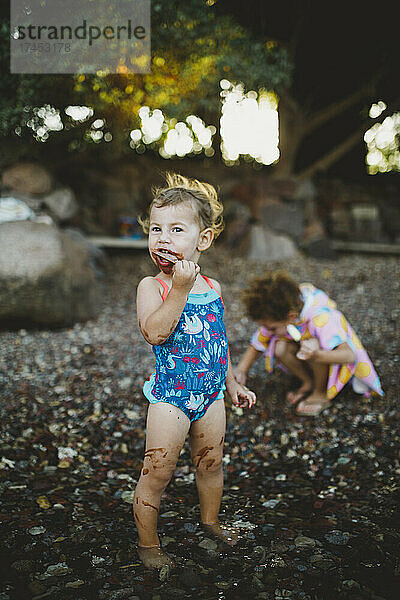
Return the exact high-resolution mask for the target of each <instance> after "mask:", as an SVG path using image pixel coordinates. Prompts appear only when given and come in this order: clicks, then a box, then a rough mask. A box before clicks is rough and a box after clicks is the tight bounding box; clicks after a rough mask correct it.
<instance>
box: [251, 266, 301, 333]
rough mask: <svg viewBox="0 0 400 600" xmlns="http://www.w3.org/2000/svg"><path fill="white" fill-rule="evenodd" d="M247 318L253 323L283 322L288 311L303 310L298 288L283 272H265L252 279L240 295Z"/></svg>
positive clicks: (298, 311)
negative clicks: (264, 321) (266, 320)
mask: <svg viewBox="0 0 400 600" xmlns="http://www.w3.org/2000/svg"><path fill="white" fill-rule="evenodd" d="M242 300H243V303H244V305H245V308H246V313H247V316H248V317H250V319H252V320H253V321H262V320H263V319H270V320H271V321H285V320H286V319H287V316H288V313H289V312H290V311H292V310H293V311H296V312H297V313H300V311H301V309H302V308H303V300H302V298H301V293H300V288H299V286H298V284H297V283H296V282H295V281H294V279H292V278H291V277H290V275H289V274H288V273H286V272H285V271H281V270H279V271H267V272H266V273H265V274H264V275H263V276H262V277H255V278H253V279H252V280H251V281H250V283H249V285H248V287H247V288H246V289H245V290H244V292H243V294H242Z"/></svg>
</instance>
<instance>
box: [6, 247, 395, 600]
mask: <svg viewBox="0 0 400 600" xmlns="http://www.w3.org/2000/svg"><path fill="white" fill-rule="evenodd" d="M273 266H274V267H276V266H277V265H276V264H275V265H273ZM280 266H282V267H285V268H286V269H287V270H289V272H291V273H292V275H294V276H295V277H296V278H297V279H298V280H299V281H311V282H312V283H314V284H315V285H317V286H320V287H322V288H323V289H324V290H326V291H327V292H328V293H329V294H330V295H331V296H332V297H333V298H334V299H335V300H336V301H337V302H338V305H339V308H340V309H341V310H342V311H343V312H344V313H345V314H346V316H347V317H348V319H349V321H350V322H351V323H352V324H353V326H354V327H355V329H356V331H358V333H359V334H360V337H361V339H362V341H363V342H364V344H365V345H366V347H367V349H368V351H369V352H370V355H371V357H372V358H373V360H374V363H375V365H376V367H377V369H378V371H379V374H380V376H381V379H382V384H383V388H384V390H385V392H386V395H385V398H384V399H380V398H376V397H373V398H362V397H360V396H356V395H355V394H354V393H353V392H352V391H351V390H350V389H345V390H344V391H343V393H342V394H341V395H340V396H339V397H338V399H337V400H336V402H335V403H334V405H333V407H332V409H331V410H330V411H328V412H326V413H324V414H323V416H321V417H318V418H317V419H307V418H299V417H297V416H296V415H295V414H294V412H293V410H292V409H291V408H290V407H288V406H287V405H286V404H285V402H284V397H285V393H286V391H287V390H288V389H289V386H290V385H291V383H292V382H290V380H288V379H287V378H285V377H284V376H282V375H281V374H279V373H274V374H272V375H271V376H268V377H267V376H266V374H265V372H264V368H263V365H262V361H260V363H259V364H257V365H255V367H254V369H253V371H252V373H251V375H250V377H249V381H248V385H249V387H251V388H253V389H254V390H255V391H256V393H257V396H258V403H257V406H256V408H255V409H254V410H253V411H251V412H250V413H246V412H244V411H241V410H236V409H235V410H233V409H232V408H231V406H230V405H229V402H227V410H228V427H227V436H226V444H225V456H224V467H225V474H226V482H225V489H224V498H223V508H222V513H221V519H222V520H224V521H226V522H228V523H231V524H233V525H235V526H236V527H237V528H238V529H239V530H240V533H241V537H240V542H239V544H238V546H236V547H235V548H233V549H230V548H229V549H226V548H222V547H221V545H220V544H218V543H217V542H215V540H211V539H210V538H209V537H208V536H207V534H206V533H204V532H203V531H202V529H201V527H200V524H199V510H198V499H197V495H196V489H195V484H194V472H193V468H192V466H191V463H190V454H189V447H188V445H185V448H184V451H183V453H182V456H181V457H180V460H179V463H178V466H177V471H176V477H175V479H174V481H173V482H172V483H171V484H170V486H169V487H168V488H167V490H166V493H165V495H164V497H163V500H162V507H161V516H160V536H161V539H162V543H163V546H164V547H165V548H166V551H167V552H168V553H169V554H171V555H172V556H173V557H174V558H175V560H177V562H178V564H179V567H178V568H177V569H176V570H173V571H171V572H169V571H168V572H163V573H161V572H160V573H152V572H148V571H146V570H145V569H144V568H143V566H142V565H141V564H140V563H139V561H138V558H137V554H136V551H135V544H136V540H137V538H136V532H135V529H134V527H133V522H132V518H131V502H132V494H133V490H134V487H135V484H136V480H137V478H138V476H139V471H140V468H141V461H142V455H143V447H144V424H145V413H146V404H145V401H144V399H143V397H142V395H141V387H142V385H143V381H144V380H145V379H146V378H147V377H148V375H149V374H150V372H151V369H152V366H153V358H152V353H151V351H150V348H149V347H148V345H147V344H146V343H145V342H144V340H143V339H142V338H141V336H140V334H139V332H138V328H137V325H136V321H135V287H136V285H137V283H138V281H139V280H140V279H141V278H142V277H143V276H145V275H147V274H149V273H151V272H152V267H151V264H150V261H149V259H148V258H147V256H146V255H145V254H142V253H139V254H134V255H132V256H128V255H127V256H112V257H110V258H109V262H108V273H107V291H106V297H105V299H104V305H103V307H102V311H101V314H100V317H99V318H98V319H97V320H96V321H90V322H88V323H84V324H77V325H75V326H74V327H71V328H69V329H62V330H58V331H43V330H42V331H39V330H37V331H32V330H19V331H15V332H6V331H3V332H2V333H0V344H1V346H0V386H1V387H0V389H1V392H0V394H1V411H2V412H1V419H2V423H1V428H2V436H1V444H0V450H1V452H0V477H1V480H0V500H1V506H0V513H1V515H0V516H1V521H2V523H3V524H2V531H1V536H0V546H1V553H2V562H3V564H4V565H5V569H4V571H3V576H2V583H1V587H0V600H17V599H18V600H19V599H21V600H22V599H23V600H25V599H30V598H35V599H37V600H39V598H49V599H51V600H69V599H75V598H76V599H82V600H84V599H88V600H89V599H93V600H95V599H96V600H97V599H104V600H120V599H129V600H137V599H140V600H164V599H167V598H192V599H197V598H204V599H220V598H221V599H223V598H232V599H236V598H237V599H242V598H244V597H247V596H250V597H251V598H254V599H257V600H274V599H284V598H290V599H292V600H300V599H301V600H314V599H323V600H325V599H327V600H329V599H330V598H332V599H337V598H341V599H342V598H343V599H348V600H358V599H365V600H367V599H368V600H379V598H381V599H385V600H392V599H393V598H395V597H396V596H397V591H398V589H399V585H400V533H399V524H400V520H399V511H398V507H399V504H400V486H399V476H400V464H399V437H400V428H399V424H400V405H399V384H398V377H399V356H400V341H399V340H400V325H399V323H400V319H399V317H400V308H399V291H400V290H399V288H400V262H399V260H398V259H395V258H379V257H359V256H346V257H342V258H340V259H339V260H338V261H336V262H326V261H324V262H322V261H317V260H314V259H310V258H304V257H296V258H294V259H292V260H290V261H288V263H286V264H284V265H280ZM249 267H250V268H249ZM263 268H264V267H263V266H262V265H261V264H256V263H253V264H251V265H249V264H248V263H247V262H246V261H245V260H243V259H242V258H238V257H233V258H232V256H231V255H230V254H229V253H228V252H227V251H226V250H224V248H223V247H222V246H219V248H218V252H215V251H211V252H210V253H209V254H208V255H206V256H205V257H204V260H203V262H202V271H203V272H204V273H205V274H207V275H210V276H213V277H216V278H217V279H219V280H220V282H221V284H222V287H223V294H224V299H225V304H226V309H227V318H226V323H227V330H228V335H229V338H230V344H231V353H232V357H233V362H235V361H236V360H237V359H238V357H239V355H240V353H241V352H242V351H243V349H244V347H245V345H246V344H247V342H248V338H249V335H250V332H251V331H252V329H253V327H254V325H253V324H252V323H250V322H249V321H248V320H247V319H246V318H244V317H243V315H242V310H241V305H240V291H241V289H242V288H243V286H244V285H245V284H246V282H247V280H248V278H249V276H250V275H251V274H259V273H261V272H262V270H263Z"/></svg>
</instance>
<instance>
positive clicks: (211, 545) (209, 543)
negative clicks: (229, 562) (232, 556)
mask: <svg viewBox="0 0 400 600" xmlns="http://www.w3.org/2000/svg"><path fill="white" fill-rule="evenodd" d="M199 546H200V548H204V550H216V549H217V548H218V544H217V542H214V540H210V539H209V538H204V540H202V541H201V542H200V544H199Z"/></svg>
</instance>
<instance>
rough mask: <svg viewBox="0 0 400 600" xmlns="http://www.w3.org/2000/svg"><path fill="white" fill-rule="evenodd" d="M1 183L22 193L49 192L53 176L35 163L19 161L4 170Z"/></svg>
mask: <svg viewBox="0 0 400 600" xmlns="http://www.w3.org/2000/svg"><path fill="white" fill-rule="evenodd" d="M1 183H2V185H3V186H4V187H5V188H8V189H10V190H11V191H13V192H14V191H15V192H21V193H22V194H48V193H49V192H50V190H51V176H50V174H49V173H48V172H47V171H46V169H44V168H43V167H42V166H40V165H37V164H35V163H18V164H16V165H13V166H12V167H9V168H8V169H5V170H4V171H3V175H2V179H1Z"/></svg>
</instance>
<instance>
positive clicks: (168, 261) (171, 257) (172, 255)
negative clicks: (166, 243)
mask: <svg viewBox="0 0 400 600" xmlns="http://www.w3.org/2000/svg"><path fill="white" fill-rule="evenodd" d="M151 254H152V256H153V257H154V258H155V259H156V261H157V264H158V266H159V267H160V269H161V270H162V271H164V272H167V271H172V267H173V266H174V264H175V263H176V262H178V260H183V256H182V254H180V252H172V251H171V250H167V249H165V248H160V249H159V250H152V252H151Z"/></svg>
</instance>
